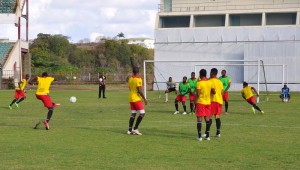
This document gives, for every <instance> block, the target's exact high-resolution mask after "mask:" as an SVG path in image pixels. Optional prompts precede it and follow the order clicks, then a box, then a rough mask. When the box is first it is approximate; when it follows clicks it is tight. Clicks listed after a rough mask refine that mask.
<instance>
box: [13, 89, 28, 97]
mask: <svg viewBox="0 0 300 170" xmlns="http://www.w3.org/2000/svg"><path fill="white" fill-rule="evenodd" d="M25 97H26V95H25V92H24V90H15V95H14V98H15V99H19V98H25Z"/></svg>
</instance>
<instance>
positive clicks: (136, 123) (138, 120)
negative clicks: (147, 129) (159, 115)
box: [134, 115, 143, 130]
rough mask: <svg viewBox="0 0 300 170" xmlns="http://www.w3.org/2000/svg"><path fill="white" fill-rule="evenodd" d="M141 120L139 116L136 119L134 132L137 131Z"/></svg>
mask: <svg viewBox="0 0 300 170" xmlns="http://www.w3.org/2000/svg"><path fill="white" fill-rule="evenodd" d="M142 120H143V117H142V116H141V115H139V117H138V118H137V120H136V122H135V126H134V130H135V129H138V127H139V125H140V123H141V121H142Z"/></svg>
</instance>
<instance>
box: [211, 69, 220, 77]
mask: <svg viewBox="0 0 300 170" xmlns="http://www.w3.org/2000/svg"><path fill="white" fill-rule="evenodd" d="M217 75H218V69H216V68H212V69H211V70H210V77H216V76H217Z"/></svg>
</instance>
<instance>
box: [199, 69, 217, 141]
mask: <svg viewBox="0 0 300 170" xmlns="http://www.w3.org/2000/svg"><path fill="white" fill-rule="evenodd" d="M206 74H207V73H206V70H205V69H201V70H200V80H198V82H197V85H196V89H197V90H196V94H197V95H196V101H197V103H196V116H197V130H198V138H197V139H198V140H199V141H202V136H201V129H202V119H203V117H204V118H205V122H206V130H205V134H206V135H205V136H206V137H205V139H206V140H210V138H209V130H210V126H211V121H210V116H211V98H210V97H211V95H214V94H215V90H214V88H215V87H214V84H213V83H212V82H211V81H209V80H208V79H207V78H206Z"/></svg>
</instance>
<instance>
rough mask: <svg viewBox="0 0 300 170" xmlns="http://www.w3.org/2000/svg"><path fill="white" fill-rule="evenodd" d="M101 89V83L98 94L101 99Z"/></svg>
mask: <svg viewBox="0 0 300 170" xmlns="http://www.w3.org/2000/svg"><path fill="white" fill-rule="evenodd" d="M101 90H102V87H101V85H100V84H99V94H98V98H99V99H100V98H101Z"/></svg>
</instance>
